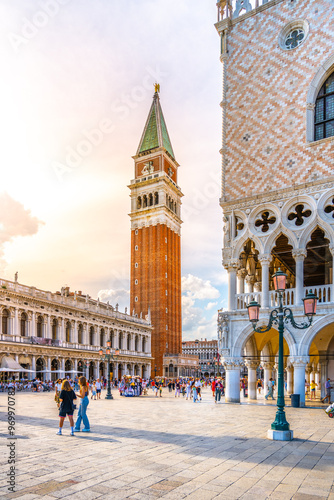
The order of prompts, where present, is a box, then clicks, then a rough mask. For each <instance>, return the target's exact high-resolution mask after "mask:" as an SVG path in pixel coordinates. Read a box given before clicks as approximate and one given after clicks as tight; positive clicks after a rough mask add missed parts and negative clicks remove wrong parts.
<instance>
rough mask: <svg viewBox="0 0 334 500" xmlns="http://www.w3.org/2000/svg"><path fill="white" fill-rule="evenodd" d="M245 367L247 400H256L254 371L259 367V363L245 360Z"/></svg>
mask: <svg viewBox="0 0 334 500" xmlns="http://www.w3.org/2000/svg"><path fill="white" fill-rule="evenodd" d="M246 366H247V369H248V399H257V390H256V381H257V378H256V369H257V367H258V366H259V362H258V361H252V360H249V359H247V360H246Z"/></svg>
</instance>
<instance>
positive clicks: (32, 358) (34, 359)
mask: <svg viewBox="0 0 334 500" xmlns="http://www.w3.org/2000/svg"><path fill="white" fill-rule="evenodd" d="M31 369H32V370H33V372H32V373H31V374H30V375H29V378H30V377H31V378H32V379H33V378H36V356H35V355H33V354H32V355H31Z"/></svg>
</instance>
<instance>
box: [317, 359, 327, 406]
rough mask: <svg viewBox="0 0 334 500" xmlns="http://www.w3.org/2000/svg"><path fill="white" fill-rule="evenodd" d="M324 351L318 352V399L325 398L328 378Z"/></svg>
mask: <svg viewBox="0 0 334 500" xmlns="http://www.w3.org/2000/svg"><path fill="white" fill-rule="evenodd" d="M326 355H327V353H326V351H319V356H320V358H319V366H320V397H321V398H324V397H325V396H326V388H325V384H326V380H327V377H328V360H327V359H326Z"/></svg>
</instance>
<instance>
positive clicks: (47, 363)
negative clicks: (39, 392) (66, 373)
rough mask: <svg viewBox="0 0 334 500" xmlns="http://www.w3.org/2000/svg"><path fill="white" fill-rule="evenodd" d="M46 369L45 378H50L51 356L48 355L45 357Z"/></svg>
mask: <svg viewBox="0 0 334 500" xmlns="http://www.w3.org/2000/svg"><path fill="white" fill-rule="evenodd" d="M46 369H47V373H46V377H45V378H47V380H51V357H50V356H48V357H47V358H46Z"/></svg>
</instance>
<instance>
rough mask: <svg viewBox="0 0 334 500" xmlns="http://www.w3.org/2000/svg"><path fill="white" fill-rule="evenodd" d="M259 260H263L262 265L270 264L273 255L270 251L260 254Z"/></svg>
mask: <svg viewBox="0 0 334 500" xmlns="http://www.w3.org/2000/svg"><path fill="white" fill-rule="evenodd" d="M258 260H259V261H260V262H261V265H262V266H263V265H267V266H269V264H270V262H271V261H272V255H270V254H268V253H262V254H260V255H259V257H258Z"/></svg>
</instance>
